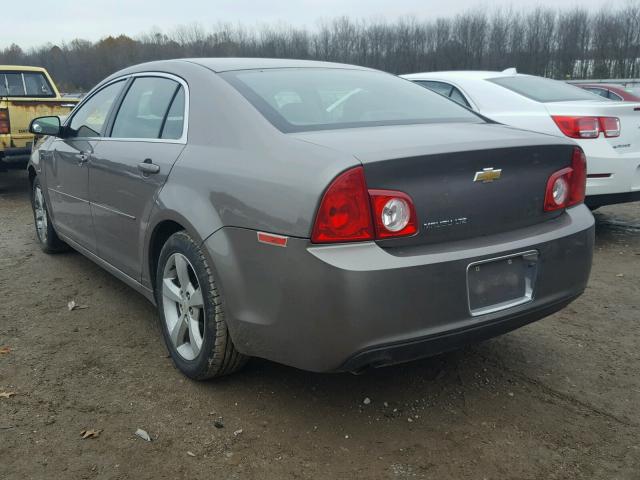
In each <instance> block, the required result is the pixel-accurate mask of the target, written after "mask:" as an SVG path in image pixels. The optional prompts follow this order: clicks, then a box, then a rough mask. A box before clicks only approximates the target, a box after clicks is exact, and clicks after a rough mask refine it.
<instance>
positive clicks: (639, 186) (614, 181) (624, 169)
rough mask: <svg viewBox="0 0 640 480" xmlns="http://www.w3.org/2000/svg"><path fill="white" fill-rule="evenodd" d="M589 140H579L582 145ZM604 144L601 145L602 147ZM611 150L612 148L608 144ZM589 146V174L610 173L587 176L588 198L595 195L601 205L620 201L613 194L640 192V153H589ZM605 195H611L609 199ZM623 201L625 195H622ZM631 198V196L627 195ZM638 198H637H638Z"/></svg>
mask: <svg viewBox="0 0 640 480" xmlns="http://www.w3.org/2000/svg"><path fill="white" fill-rule="evenodd" d="M587 142H588V140H585V141H583V142H579V143H580V144H581V145H583V146H586V145H585V144H586V143H587ZM601 147H602V146H599V148H601ZM606 147H607V148H608V149H609V150H611V148H610V147H609V146H608V145H607V146H606ZM589 153H590V152H589V148H585V154H586V156H587V174H588V175H609V176H607V177H595V178H594V177H589V176H588V177H587V198H589V199H590V198H591V197H593V198H594V199H596V200H597V201H598V202H599V204H600V205H606V204H608V203H619V202H618V201H616V197H614V196H613V195H618V194H622V195H629V194H635V193H640V153H629V154H616V153H614V154H613V155H603V152H600V151H598V152H594V154H592V155H590V154H589ZM605 195H610V197H609V199H608V200H607V197H605ZM620 198H621V199H623V200H622V201H632V200H624V198H625V197H624V196H623V197H620ZM627 198H629V197H627ZM636 199H637V198H636ZM589 201H591V200H589Z"/></svg>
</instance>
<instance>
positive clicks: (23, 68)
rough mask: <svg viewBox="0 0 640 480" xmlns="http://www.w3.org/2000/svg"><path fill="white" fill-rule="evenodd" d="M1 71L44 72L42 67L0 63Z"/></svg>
mask: <svg viewBox="0 0 640 480" xmlns="http://www.w3.org/2000/svg"><path fill="white" fill-rule="evenodd" d="M0 71H2V72H5V71H12V72H15V71H19V72H44V71H45V70H44V68H42V67H27V66H25V65H0Z"/></svg>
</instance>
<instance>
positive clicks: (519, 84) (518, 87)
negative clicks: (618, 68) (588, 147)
mask: <svg viewBox="0 0 640 480" xmlns="http://www.w3.org/2000/svg"><path fill="white" fill-rule="evenodd" d="M489 81H490V82H493V83H496V84H498V85H500V86H502V87H504V88H507V89H509V90H511V91H512V92H516V93H519V94H520V95H522V96H525V97H527V98H530V99H531V100H535V101H537V102H542V103H550V102H568V101H573V100H591V101H596V102H597V101H603V102H606V101H607V100H606V99H604V98H601V97H598V96H596V95H594V94H593V93H591V92H587V91H586V90H583V89H582V88H579V87H575V86H573V85H569V84H568V83H564V82H559V81H557V80H551V79H549V78H542V77H532V76H529V75H518V76H514V77H498V78H491V79H489Z"/></svg>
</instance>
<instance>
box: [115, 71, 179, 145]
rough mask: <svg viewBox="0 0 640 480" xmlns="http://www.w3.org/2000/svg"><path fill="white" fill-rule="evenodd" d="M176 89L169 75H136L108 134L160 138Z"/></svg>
mask: <svg viewBox="0 0 640 480" xmlns="http://www.w3.org/2000/svg"><path fill="white" fill-rule="evenodd" d="M179 88H180V84H179V83H178V82H175V81H173V80H169V79H168V78H162V77H138V78H136V79H135V80H134V81H133V83H132V84H131V87H130V88H129V90H128V92H127V94H126V95H125V97H124V100H123V101H122V104H121V105H120V109H119V110H118V114H117V115H116V118H115V121H114V122H113V129H112V130H111V137H115V138H160V134H161V131H162V128H163V126H164V123H165V118H166V117H167V113H168V111H169V108H170V107H171V104H172V102H173V99H174V97H175V96H176V93H177V91H178V89H179ZM183 104H184V101H183Z"/></svg>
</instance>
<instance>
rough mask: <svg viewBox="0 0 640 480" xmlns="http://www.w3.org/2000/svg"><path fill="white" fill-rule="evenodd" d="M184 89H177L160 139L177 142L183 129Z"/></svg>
mask: <svg viewBox="0 0 640 480" xmlns="http://www.w3.org/2000/svg"><path fill="white" fill-rule="evenodd" d="M184 100H185V98H184V88H182V86H181V87H180V88H179V89H178V92H177V93H176V95H175V97H174V98H173V101H172V102H171V107H170V108H169V113H168V114H167V118H166V119H165V121H164V126H163V127H162V134H161V135H160V138H165V139H169V140H178V139H179V138H181V137H182V131H183V129H184Z"/></svg>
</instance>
